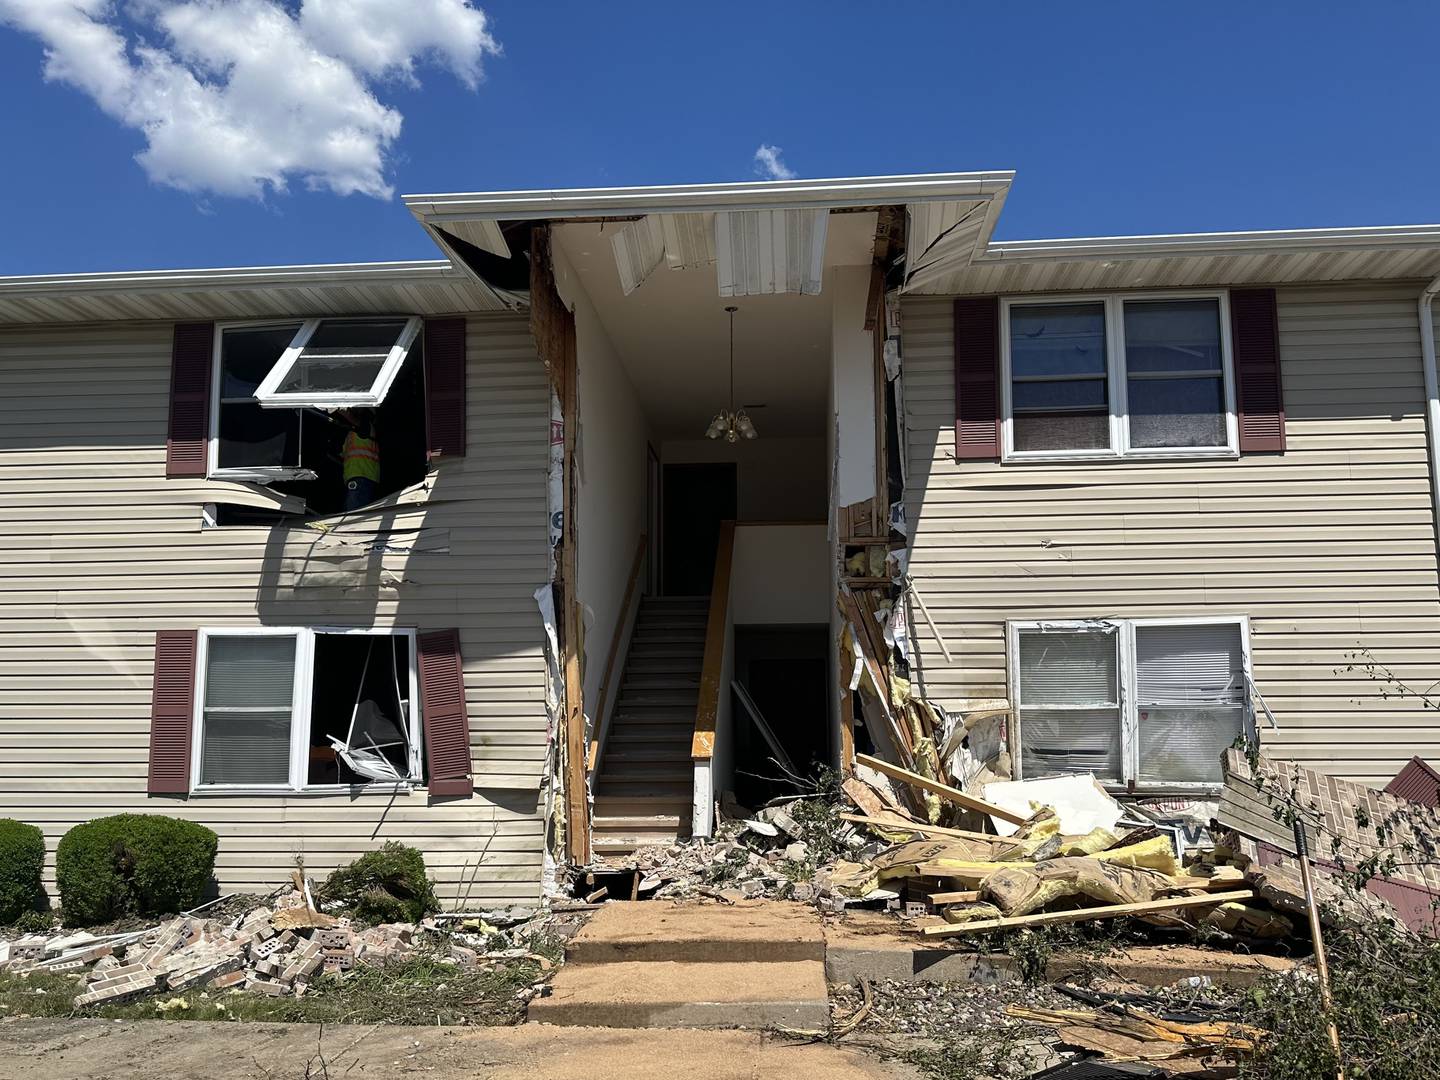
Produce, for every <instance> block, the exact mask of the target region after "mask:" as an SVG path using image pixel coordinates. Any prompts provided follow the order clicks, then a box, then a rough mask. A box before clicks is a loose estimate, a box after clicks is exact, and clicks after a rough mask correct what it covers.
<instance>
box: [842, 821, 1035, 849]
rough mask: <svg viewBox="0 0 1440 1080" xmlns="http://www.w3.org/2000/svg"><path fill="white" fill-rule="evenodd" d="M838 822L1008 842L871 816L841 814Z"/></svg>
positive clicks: (918, 823)
mask: <svg viewBox="0 0 1440 1080" xmlns="http://www.w3.org/2000/svg"><path fill="white" fill-rule="evenodd" d="M840 820H841V821H851V822H854V823H855V824H857V825H874V826H875V827H876V828H877V829H892V830H894V831H895V832H912V833H922V834H924V835H926V836H953V837H955V838H956V839H957V840H986V841H989V842H990V843H992V844H998V843H1008V842H1009V841H1008V840H1007V839H1006V838H1005V837H1003V836H995V835H993V834H992V833H982V832H975V831H974V830H973V829H951V828H948V827H947V826H945V825H927V824H925V823H924V822H922V821H905V820H903V819H901V818H888V817H875V816H874V815H872V814H841V815H840Z"/></svg>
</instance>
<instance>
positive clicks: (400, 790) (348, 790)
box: [190, 783, 420, 798]
mask: <svg viewBox="0 0 1440 1080" xmlns="http://www.w3.org/2000/svg"><path fill="white" fill-rule="evenodd" d="M419 790H420V785H418V784H412V783H404V784H316V785H315V786H313V787H303V788H292V787H265V786H244V785H236V786H234V787H231V786H228V785H221V784H211V785H205V786H203V787H193V788H191V789H190V797H191V798H206V797H209V796H213V795H267V796H270V795H273V796H280V797H282V798H289V797H297V798H303V797H305V796H310V795H349V796H355V795H409V794H412V793H413V792H416V791H419Z"/></svg>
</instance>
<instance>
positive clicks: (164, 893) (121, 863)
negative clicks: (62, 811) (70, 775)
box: [55, 814, 220, 926]
mask: <svg viewBox="0 0 1440 1080" xmlns="http://www.w3.org/2000/svg"><path fill="white" fill-rule="evenodd" d="M219 842H220V838H219V837H218V836H216V835H215V834H214V833H213V832H212V831H211V830H209V829H207V828H205V826H203V825H197V824H195V822H193V821H185V820H184V819H183V818H172V817H165V816H164V815H163V814H116V815H115V816H114V817H103V818H96V819H95V820H94V821H86V822H84V823H82V824H80V825H76V826H75V827H74V828H73V829H71V830H70V831H69V832H67V833H66V834H65V835H64V836H63V837H61V839H60V844H59V846H57V847H56V849H55V883H56V885H57V886H59V889H60V904H61V906H62V907H63V908H64V910H65V921H66V922H67V923H69V924H70V925H72V926H93V925H95V924H96V923H102V922H109V921H110V920H112V919H116V918H119V917H120V916H122V915H171V914H174V913H175V912H177V911H183V910H185V909H187V908H192V907H195V906H197V905H198V904H199V903H200V899H201V896H202V895H203V893H204V891H205V886H206V885H208V884H209V883H210V878H211V875H212V874H213V873H214V870H215V849H216V847H217V846H218V845H219Z"/></svg>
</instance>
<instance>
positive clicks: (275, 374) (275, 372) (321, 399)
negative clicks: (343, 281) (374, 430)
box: [255, 315, 422, 409]
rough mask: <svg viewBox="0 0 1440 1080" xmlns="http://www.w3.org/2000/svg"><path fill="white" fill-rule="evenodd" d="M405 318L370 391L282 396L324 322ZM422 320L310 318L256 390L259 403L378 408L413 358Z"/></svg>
mask: <svg viewBox="0 0 1440 1080" xmlns="http://www.w3.org/2000/svg"><path fill="white" fill-rule="evenodd" d="M396 319H404V320H405V325H404V326H403V327H401V329H400V334H399V336H398V337H397V338H396V339H395V344H393V345H391V346H390V351H389V353H388V354H387V355H386V357H385V360H384V362H383V363H382V364H381V365H380V370H379V371H378V372H376V374H375V378H374V380H373V381H372V382H371V383H370V389H369V390H367V391H364V392H358V391H346V392H334V393H328V394H317V393H314V392H313V391H291V392H289V393H284V394H282V393H280V392H279V386H280V384H281V383H283V382H284V381H285V379H286V378H287V377H288V376H289V374H290V372H291V371H292V370H293V369H294V367H295V364H296V363H297V362H298V361H299V359H300V354H301V353H303V352H304V351H305V346H306V345H308V344H309V343H310V339H311V338H312V337H313V336H314V335H315V331H316V330H318V329H319V328H320V324H321V323H323V322H376V323H379V322H394V321H395V320H396ZM421 321H422V320H421V319H420V318H419V316H416V315H408V316H407V315H363V316H360V315H327V316H325V317H324V318H320V319H306V320H305V322H304V324H303V325H302V326H301V327H300V331H299V333H297V334H296V335H295V337H294V338H293V339H291V341H290V346H289V347H288V348H287V349H286V350H285V351H284V352H283V353H282V354H281V355H280V359H279V360H277V361H276V362H275V366H274V367H272V368H271V369H270V373H269V374H268V375H266V376H265V378H264V379H262V380H261V382H260V385H259V386H257V387H256V388H255V400H256V401H258V402H259V403H260V404H261V406H263V407H264V408H267V409H297V408H303V407H304V406H306V405H309V406H313V407H314V408H317V409H344V408H371V409H373V408H376V407H378V406H379V405H380V404H381V402H383V401H384V400H385V395H386V394H388V393H389V392H390V384H391V383H393V382H394V381H395V376H396V375H398V374H399V373H400V365H401V364H403V363H405V358H406V357H407V356H409V355H410V348H411V346H413V345H414V344H415V339H416V338H417V337H418V336H419V335H420V326H421Z"/></svg>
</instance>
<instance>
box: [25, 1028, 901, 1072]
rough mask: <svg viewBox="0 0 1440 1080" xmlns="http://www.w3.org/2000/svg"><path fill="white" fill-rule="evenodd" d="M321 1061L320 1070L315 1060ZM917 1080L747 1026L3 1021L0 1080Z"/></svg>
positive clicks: (856, 1055) (858, 1056) (857, 1056)
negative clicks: (684, 1078)
mask: <svg viewBox="0 0 1440 1080" xmlns="http://www.w3.org/2000/svg"><path fill="white" fill-rule="evenodd" d="M322 1054H323V1056H324V1061H323V1065H322V1061H321V1056H320V1055H322ZM411 1075H413V1076H416V1077H417V1078H418V1077H421V1076H423V1077H425V1078H426V1080H475V1078H484V1080H577V1078H583V1080H673V1078H674V1077H676V1076H687V1077H694V1078H696V1080H700V1078H704V1080H795V1078H796V1077H824V1078H825V1080H914V1078H915V1077H916V1075H917V1074H916V1073H915V1072H914V1071H912V1070H910V1069H909V1068H908V1067H906V1066H903V1065H899V1064H895V1063H890V1064H887V1063H884V1062H881V1061H879V1060H877V1059H876V1058H874V1057H868V1056H866V1055H864V1054H862V1053H861V1052H860V1051H853V1050H848V1049H844V1048H840V1047H833V1046H828V1045H824V1044H815V1045H810V1044H804V1045H801V1044H794V1043H787V1042H783V1041H774V1040H768V1039H766V1038H764V1037H763V1036H761V1035H760V1034H758V1033H756V1032H747V1031H693V1030H692V1031H686V1030H643V1029H630V1030H616V1029H611V1028H580V1027H566V1028H561V1027H549V1026H545V1025H539V1024H527V1025H525V1026H523V1027H513V1028H438V1027H389V1026H380V1027H376V1026H354V1027H325V1028H324V1030H323V1031H322V1030H321V1029H320V1028H319V1027H317V1026H315V1025H313V1024H241V1023H198V1022H193V1021H184V1020H174V1021H171V1020H146V1021H138V1022H132V1021H124V1022H116V1021H113V1020H5V1021H0V1080H82V1078H86V1080H88V1078H91V1077H94V1078H96V1080H99V1078H108V1080H142V1078H143V1080H202V1078H203V1080H214V1078H223V1080H305V1078H307V1077H309V1078H311V1080H323V1078H325V1077H327V1076H328V1077H330V1078H331V1080H341V1078H342V1077H344V1078H348V1080H358V1078H360V1077H369V1078H378V1077H385V1078H389V1077H396V1076H402V1077H403V1076H411Z"/></svg>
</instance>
